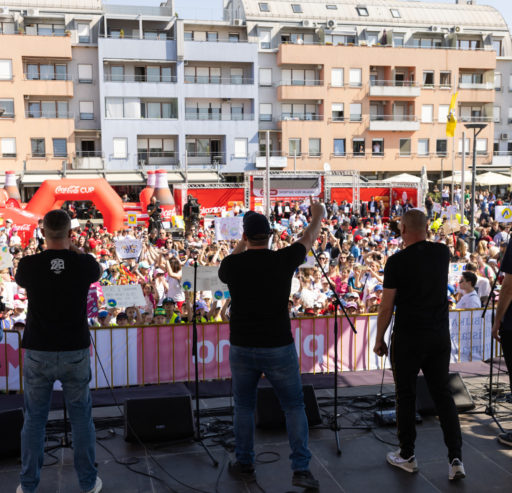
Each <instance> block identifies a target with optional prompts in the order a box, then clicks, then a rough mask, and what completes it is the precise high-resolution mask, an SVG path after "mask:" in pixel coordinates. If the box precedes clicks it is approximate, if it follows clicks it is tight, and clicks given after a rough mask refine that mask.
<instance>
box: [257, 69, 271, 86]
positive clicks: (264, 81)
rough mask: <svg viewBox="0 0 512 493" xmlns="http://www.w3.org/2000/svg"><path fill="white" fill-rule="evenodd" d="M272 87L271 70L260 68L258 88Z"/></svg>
mask: <svg viewBox="0 0 512 493" xmlns="http://www.w3.org/2000/svg"><path fill="white" fill-rule="evenodd" d="M271 85H272V69H271V68H260V86H271Z"/></svg>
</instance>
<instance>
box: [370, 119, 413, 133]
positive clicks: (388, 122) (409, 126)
mask: <svg viewBox="0 0 512 493" xmlns="http://www.w3.org/2000/svg"><path fill="white" fill-rule="evenodd" d="M419 129H420V122H419V121H418V120H417V118H416V117H415V116H409V115H370V131H371V132H415V131H417V130H419Z"/></svg>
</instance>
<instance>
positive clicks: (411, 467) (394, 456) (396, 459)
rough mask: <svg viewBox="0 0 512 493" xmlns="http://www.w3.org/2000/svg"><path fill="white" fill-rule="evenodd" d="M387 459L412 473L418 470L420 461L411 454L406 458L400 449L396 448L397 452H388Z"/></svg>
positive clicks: (393, 464)
mask: <svg viewBox="0 0 512 493" xmlns="http://www.w3.org/2000/svg"><path fill="white" fill-rule="evenodd" d="M386 459H387V461H388V462H389V463H390V464H391V465H392V466H395V467H399V468H400V469H403V470H404V471H407V472H410V473H413V472H418V462H417V461H416V457H415V456H414V455H411V457H409V458H408V459H404V458H402V456H401V455H400V450H396V451H395V452H388V454H387V455H386Z"/></svg>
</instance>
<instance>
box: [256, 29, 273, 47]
mask: <svg viewBox="0 0 512 493" xmlns="http://www.w3.org/2000/svg"><path fill="white" fill-rule="evenodd" d="M271 33H272V32H271V31H270V29H260V30H258V38H259V41H260V50H270V42H271V39H272V38H271Z"/></svg>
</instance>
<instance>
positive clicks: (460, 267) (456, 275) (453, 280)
mask: <svg viewBox="0 0 512 493" xmlns="http://www.w3.org/2000/svg"><path fill="white" fill-rule="evenodd" d="M465 270H466V264H462V263H461V264H457V263H451V264H450V269H449V271H448V282H449V283H450V284H452V285H453V284H458V283H459V280H460V276H461V275H462V273H463V272H464V271H465Z"/></svg>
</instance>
